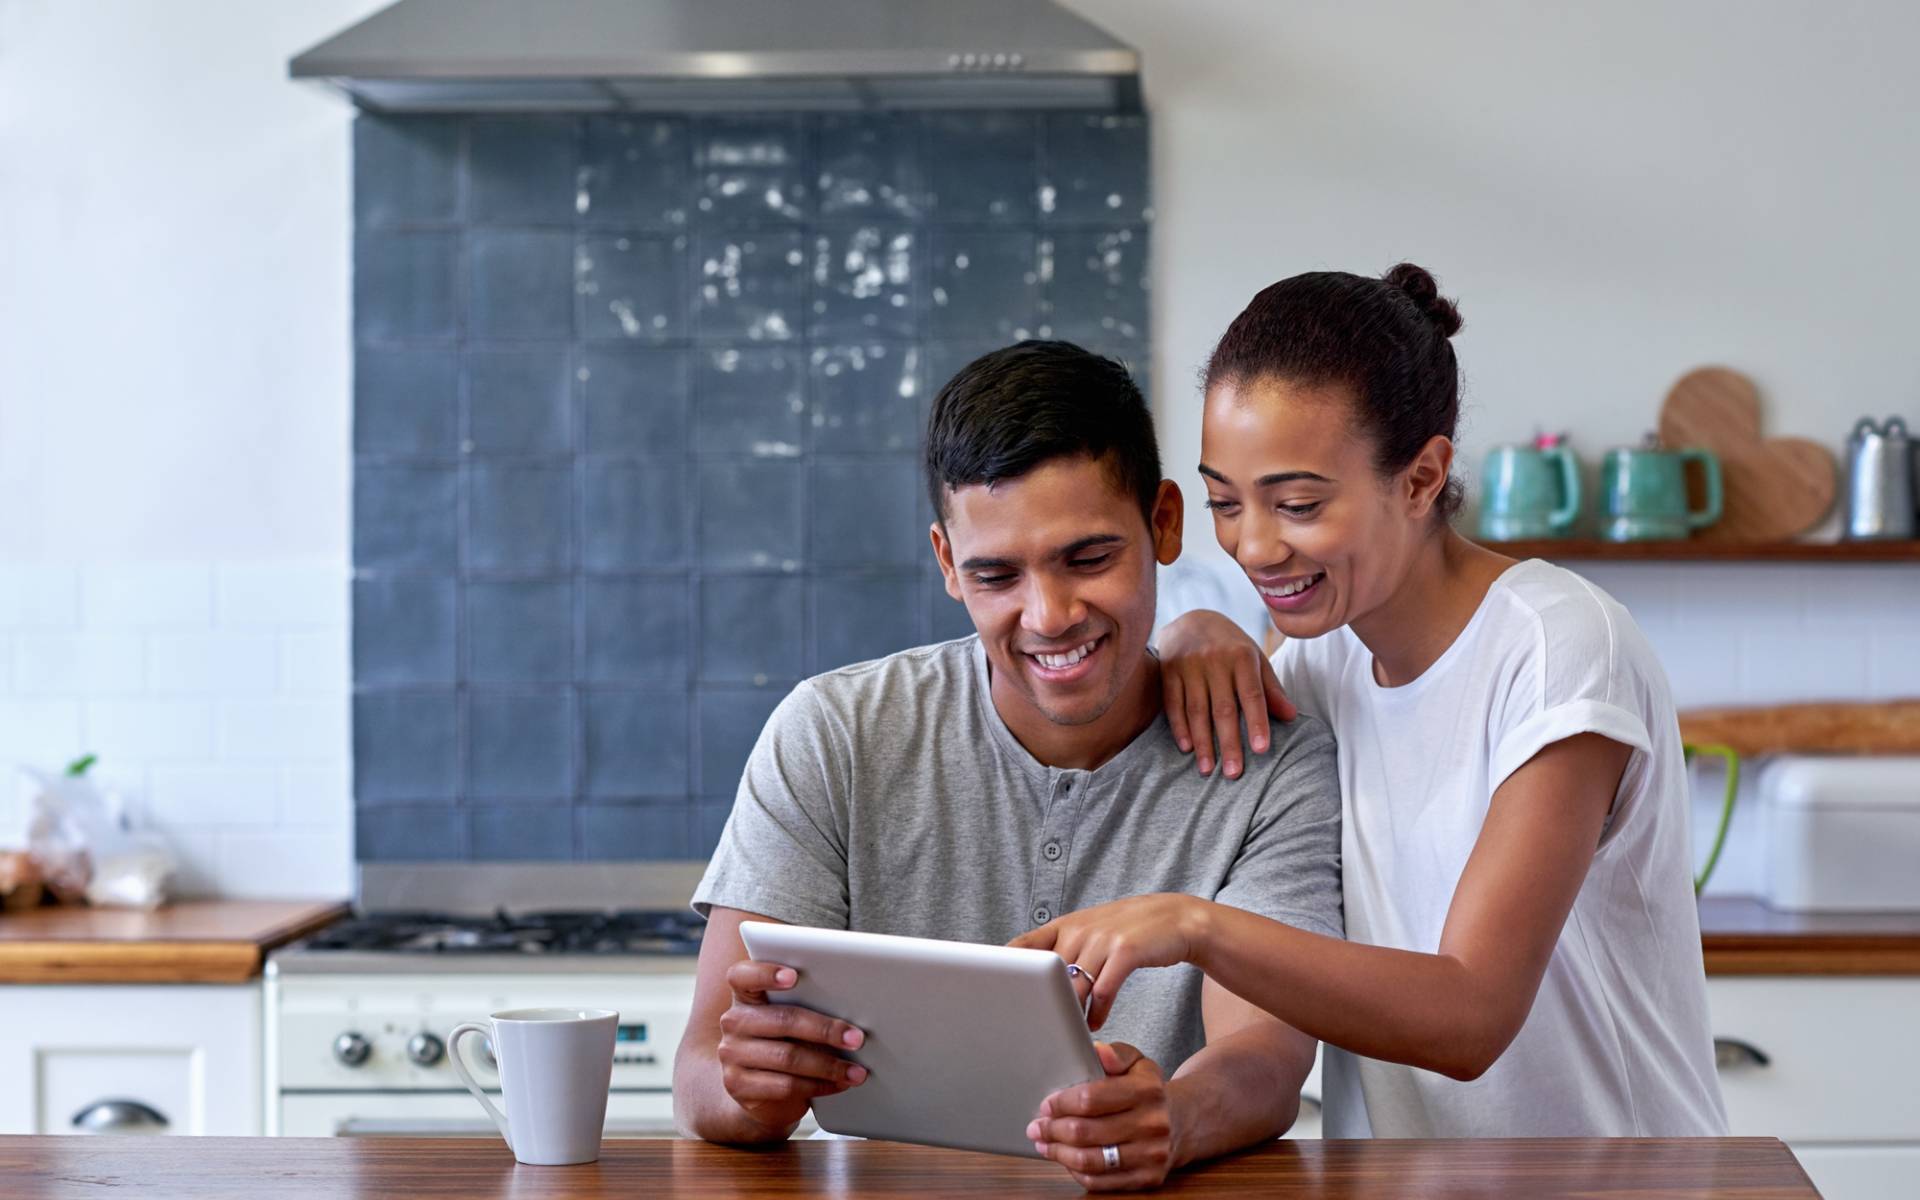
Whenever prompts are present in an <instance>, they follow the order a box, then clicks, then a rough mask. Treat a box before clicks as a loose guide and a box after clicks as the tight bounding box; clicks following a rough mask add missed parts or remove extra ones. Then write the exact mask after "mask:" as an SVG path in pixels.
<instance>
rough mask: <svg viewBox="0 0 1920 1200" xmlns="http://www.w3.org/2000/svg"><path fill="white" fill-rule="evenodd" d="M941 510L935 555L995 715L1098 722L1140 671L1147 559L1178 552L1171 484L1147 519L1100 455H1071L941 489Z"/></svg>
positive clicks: (1149, 611)
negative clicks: (981, 654)
mask: <svg viewBox="0 0 1920 1200" xmlns="http://www.w3.org/2000/svg"><path fill="white" fill-rule="evenodd" d="M945 507H946V520H945V522H944V523H943V524H935V525H934V527H933V540H934V549H935V553H936V554H937V555H938V557H939V560H940V569H941V571H942V572H943V573H944V574H945V576H946V581H947V592H948V594H949V595H951V596H953V597H954V598H955V599H957V600H960V601H961V602H963V603H964V604H965V605H966V606H967V615H968V616H969V617H971V618H972V619H973V624H974V627H975V628H976V629H977V630H979V633H980V641H981V643H982V645H983V646H984V647H985V648H986V653H987V660H988V663H989V665H990V666H991V668H992V671H993V694H994V701H995V704H996V706H998V707H999V709H1000V712H1001V716H1002V718H1003V719H1005V720H1006V721H1007V723H1008V725H1009V726H1010V727H1012V728H1013V730H1014V732H1015V734H1016V735H1018V734H1019V733H1020V732H1021V730H1020V726H1021V725H1023V724H1025V723H1026V722H1025V721H1024V720H1022V718H1023V717H1024V716H1026V715H1027V714H1029V713H1030V714H1032V715H1034V716H1038V717H1041V718H1044V719H1045V720H1046V721H1048V722H1051V723H1052V724H1054V725H1058V726H1087V725H1092V724H1094V723H1095V722H1097V721H1099V720H1100V718H1102V717H1103V716H1105V715H1106V714H1107V713H1108V712H1109V710H1111V709H1112V708H1113V707H1114V705H1115V703H1116V701H1118V700H1120V699H1121V698H1122V697H1123V696H1125V695H1126V694H1127V692H1128V688H1129V685H1134V684H1137V683H1139V681H1140V679H1141V672H1142V671H1143V669H1145V668H1146V665H1147V657H1146V648H1147V639H1148V637H1149V636H1150V635H1151V633H1152V632H1153V613H1154V564H1155V562H1156V561H1159V562H1172V561H1173V560H1174V558H1176V557H1177V556H1178V555H1179V553H1180V493H1179V489H1178V488H1177V487H1176V486H1175V485H1174V484H1172V483H1171V482H1165V481H1163V482H1162V483H1161V484H1160V490H1159V494H1158V497H1157V500H1156V503H1155V507H1154V515H1153V522H1152V525H1151V526H1149V524H1148V521H1147V520H1146V519H1145V518H1143V517H1142V515H1141V512H1140V503H1139V500H1138V499H1137V498H1136V496H1135V495H1134V494H1133V493H1132V492H1131V491H1129V490H1127V489H1125V488H1123V487H1122V486H1121V485H1120V483H1119V482H1118V481H1117V480H1116V478H1115V475H1114V472H1113V471H1112V470H1111V469H1110V467H1109V466H1108V465H1107V464H1106V463H1104V462H1101V461H1097V460H1095V459H1093V458H1092V457H1090V456H1087V455H1075V456H1070V457H1064V458H1056V459H1053V460H1050V461H1048V462H1044V463H1042V464H1040V465H1039V466H1038V467H1036V468H1034V469H1033V470H1032V471H1030V472H1028V473H1027V474H1025V475H1021V476H1019V477H1017V478H1014V479H1004V480H1000V481H999V482H996V483H993V484H972V485H967V486H963V487H958V488H952V489H949V491H948V492H947V503H946V506H945ZM1010 709H1011V711H1010ZM1023 740H1024V739H1023Z"/></svg>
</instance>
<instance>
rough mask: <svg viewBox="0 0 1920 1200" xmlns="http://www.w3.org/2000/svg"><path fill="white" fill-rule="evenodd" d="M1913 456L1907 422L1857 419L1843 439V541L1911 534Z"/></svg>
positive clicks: (1912, 533)
mask: <svg viewBox="0 0 1920 1200" xmlns="http://www.w3.org/2000/svg"><path fill="white" fill-rule="evenodd" d="M1914 521H1915V497H1914V453H1913V443H1912V440H1911V439H1910V438H1909V437H1908V436H1907V424H1906V422H1905V421H1902V420H1901V419H1900V418H1899V417H1888V418H1887V423H1886V424H1885V425H1878V424H1875V423H1874V421H1873V419H1872V418H1871V417H1861V418H1860V420H1859V421H1857V422H1855V424H1854V426H1853V433H1852V434H1851V435H1850V436H1849V437H1848V438H1847V537H1849V538H1855V539H1861V540H1867V539H1873V540H1880V539H1897V538H1910V537H1912V536H1913V535H1914Z"/></svg>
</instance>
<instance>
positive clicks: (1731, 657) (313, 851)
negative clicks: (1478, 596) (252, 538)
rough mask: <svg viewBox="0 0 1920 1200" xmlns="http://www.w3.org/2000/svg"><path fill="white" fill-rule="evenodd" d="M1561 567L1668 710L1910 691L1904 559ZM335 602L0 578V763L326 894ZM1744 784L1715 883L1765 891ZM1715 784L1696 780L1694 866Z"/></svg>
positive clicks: (70, 572) (309, 578)
mask: <svg viewBox="0 0 1920 1200" xmlns="http://www.w3.org/2000/svg"><path fill="white" fill-rule="evenodd" d="M1578 569H1579V570H1580V571H1581V573H1582V574H1584V575H1586V576H1587V577H1588V578H1590V579H1592V580H1593V581H1594V582H1595V583H1597V584H1599V585H1600V586H1601V587H1603V588H1605V589H1606V590H1607V591H1608V592H1610V593H1611V594H1612V595H1614V596H1615V597H1617V598H1618V599H1619V600H1620V601H1621V602H1622V603H1624V604H1625V605H1626V606H1627V607H1628V608H1629V609H1630V610H1631V611H1632V612H1633V614H1634V617H1635V619H1636V620H1637V621H1638V622H1639V623H1640V625H1641V627H1642V628H1643V629H1644V630H1645V631H1646V633H1647V636H1648V638H1649V639H1650V640H1651V641H1652V642H1653V644H1654V647H1655V649H1656V650H1657V651H1658V652H1659V654H1660V656H1661V659H1662V661H1663V662H1664V663H1665V664H1666V667H1667V673H1668V675H1669V677H1670V678H1671V680H1672V682H1673V689H1674V695H1675V698H1676V700H1677V701H1678V702H1679V703H1680V704H1681V705H1682V706H1688V705H1702V704H1733V703H1769V702H1774V701H1787V700H1795V699H1816V698H1837V699H1854V698H1862V697H1871V698H1894V697H1903V696H1920V566H1907V565H1872V566H1865V565H1863V566H1830V565H1822V564H1765V565H1761V564H1755V565H1744V564H1727V565H1719V564H1699V563H1679V564H1624V563H1593V564H1582V565H1580V566H1579V568H1578ZM347 596H348V572H347V567H346V564H344V563H340V564H324V563H323V564H311V563H298V564H259V563H247V564H186V565H175V564H168V565H164V566H146V565H140V566H127V567H103V568H91V567H90V568H84V569H83V568H78V567H48V566H37V565H36V566H13V567H0V766H5V767H8V768H17V767H18V766H20V765H24V764H31V765H34V766H38V767H40V768H42V769H54V768H58V767H59V766H61V765H62V764H64V763H65V762H67V761H68V760H70V759H72V758H73V757H75V756H76V755H78V754H81V753H85V752H92V753H97V754H99V755H101V765H100V767H99V768H98V770H99V771H100V773H101V774H100V778H101V779H102V781H103V783H105V784H107V785H110V786H112V787H113V788H114V789H115V790H117V791H119V792H120V793H121V794H123V795H124V796H125V797H126V798H127V801H128V804H129V807H130V809H131V810H132V811H133V812H134V813H135V814H136V815H137V816H138V817H140V818H141V819H143V820H146V821H150V822H152V823H153V824H154V825H155V826H156V827H157V828H158V829H160V830H161V831H162V833H163V834H164V836H165V837H166V839H167V841H168V843H169V844H170V845H171V846H172V847H173V849H174V850H175V852H176V853H177V854H178V855H179V856H180V858H181V865H182V870H181V877H180V886H181V888H182V890H183V891H186V892H191V893H220V894H225V895H234V896H274V895H344V894H346V893H347V891H348V890H349V889H350V887H351V881H352V862H353V838H352V822H353V806H352V796H351V772H350V749H349V743H350V739H349V736H348V733H349V719H348V699H347V697H348V677H349V660H350V652H349V636H348V629H347ZM141 597H147V598H150V599H151V602H152V603H151V607H143V606H142V604H141V603H140V598H141ZM15 774H16V775H17V771H16V772H15ZM1757 774H1758V772H1755V771H1751V770H1750V771H1748V772H1747V776H1746V779H1745V782H1744V785H1743V788H1742V793H1743V796H1742V807H1741V809H1740V810H1738V811H1737V812H1736V815H1735V818H1734V822H1733V827H1732V831H1731V834H1730V836H1729V839H1728V846H1727V850H1726V852H1725V854H1724V855H1723V857H1722V859H1721V863H1720V867H1719V870H1718V872H1717V873H1716V875H1715V876H1714V879H1713V883H1712V885H1711V888H1710V890H1712V891H1714V892H1752V891H1757V890H1760V889H1761V887H1762V886H1763V883H1764V874H1763V872H1764V866H1765V860H1764V847H1763V846H1762V845H1761V841H1760V822H1759V821H1758V820H1757V819H1756V813H1755V812H1754V809H1753V802H1754V798H1755V796H1754V787H1753V785H1754V780H1755V777H1756V775H1757ZM1721 786H1722V781H1721V778H1720V776H1719V773H1718V768H1717V767H1716V766H1713V765H1710V764H1703V765H1701V766H1699V767H1697V768H1696V770H1695V775H1694V791H1695V806H1696V828H1697V835H1696V839H1695V842H1696V851H1697V853H1698V854H1699V855H1700V856H1702V857H1704V855H1705V853H1706V850H1707V846H1708V844H1709V840H1710V838H1711V835H1712V831H1713V822H1714V819H1715V817H1716V816H1717V813H1718V801H1719V796H1720V789H1721ZM32 791H33V789H32V787H31V785H30V784H29V783H28V782H27V781H26V780H25V778H24V776H19V777H17V778H16V780H15V781H13V782H11V783H10V784H9V785H8V786H5V787H0V845H18V844H20V842H21V840H22V839H23V837H24V833H25V823H26V817H27V808H28V801H29V799H30V797H31V795H32Z"/></svg>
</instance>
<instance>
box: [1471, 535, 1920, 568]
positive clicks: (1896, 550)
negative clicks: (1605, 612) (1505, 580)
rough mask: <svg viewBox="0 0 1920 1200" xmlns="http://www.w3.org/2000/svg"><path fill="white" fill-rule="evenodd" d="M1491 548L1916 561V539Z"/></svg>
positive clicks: (1676, 558)
mask: <svg viewBox="0 0 1920 1200" xmlns="http://www.w3.org/2000/svg"><path fill="white" fill-rule="evenodd" d="M1482 544H1483V545H1485V546H1486V547H1487V548H1488V549H1489V550H1497V551H1499V552H1500V553H1501V554H1506V555H1511V556H1512V557H1514V558H1547V559H1555V560H1559V561H1568V562H1570V561H1573V560H1576V559H1585V560H1596V561H1611V562H1795V563H1811V562H1832V563H1902V562H1905V563H1920V541H1911V542H1780V543H1777V544H1773V545H1741V544H1739V543H1736V542H1704V541H1699V542H1696V541H1686V542H1602V541H1596V540H1592V539H1587V538H1559V539H1542V540H1538V541H1525V542H1484V543H1482Z"/></svg>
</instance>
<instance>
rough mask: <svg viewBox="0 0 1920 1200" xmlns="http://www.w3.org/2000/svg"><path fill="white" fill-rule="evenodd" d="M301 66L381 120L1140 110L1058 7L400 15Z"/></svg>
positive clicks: (842, 0)
mask: <svg viewBox="0 0 1920 1200" xmlns="http://www.w3.org/2000/svg"><path fill="white" fill-rule="evenodd" d="M289 66H290V73H291V74H292V76H293V77H294V78H295V79H304V80H313V81H317V82H320V83H324V84H328V85H331V86H333V87H335V88H338V89H339V90H340V91H342V92H344V93H346V94H347V95H348V96H349V97H351V98H352V100H353V102H354V103H355V104H358V105H359V106H360V107H362V108H365V109H371V110H374V111H379V112H503V111H513V112H556V111H557V112H605V111H645V110H667V109H670V110H676V111H682V112H684V111H689V110H694V111H701V110H706V111H716V110H717V111H724V110H740V109H758V110H763V111H765V110H776V111H778V110H796V109H884V108H1015V107H1017V108H1092V109H1105V110H1108V111H1135V110H1137V109H1138V108H1139V107H1140V84H1139V71H1140V56H1139V54H1138V52H1137V51H1135V50H1134V49H1133V48H1132V47H1130V46H1127V45H1125V44H1124V43H1122V42H1120V41H1118V40H1116V39H1115V38H1114V37H1112V36H1111V35H1110V34H1108V33H1106V32H1105V31H1104V30H1102V29H1100V28H1098V27H1097V26H1095V25H1092V24H1090V23H1089V22H1087V21H1085V20H1083V19H1082V18H1080V17H1079V16H1077V15H1075V14H1074V13H1072V12H1069V11H1068V10H1067V9H1065V8H1063V7H1061V6H1060V5H1059V4H1057V3H1054V2H1053V0H400V2H399V3H397V4H394V5H392V6H391V7H388V8H385V9H382V10H381V11H380V12H377V13H375V14H374V15H373V16H371V17H368V18H367V19H366V20H364V21H362V22H360V23H359V24H358V25H355V26H353V27H351V28H349V29H347V30H345V31H343V32H341V33H339V34H337V35H336V36H334V37H332V38H329V39H328V40H326V41H324V42H322V43H320V44H319V45H317V46H315V47H313V48H312V49H311V50H308V51H307V52H306V53H305V54H302V55H300V56H299V57H297V58H295V59H294V60H293V61H292V62H291V64H290V65H289Z"/></svg>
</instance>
